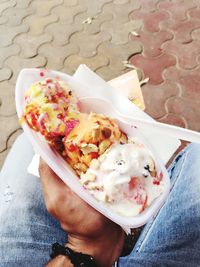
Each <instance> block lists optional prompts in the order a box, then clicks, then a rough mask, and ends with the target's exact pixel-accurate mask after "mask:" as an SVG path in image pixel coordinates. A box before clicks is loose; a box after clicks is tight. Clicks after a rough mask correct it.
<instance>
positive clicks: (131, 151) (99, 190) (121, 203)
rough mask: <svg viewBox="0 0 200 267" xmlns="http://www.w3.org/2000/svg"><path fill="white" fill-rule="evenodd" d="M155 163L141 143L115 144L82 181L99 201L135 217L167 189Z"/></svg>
mask: <svg viewBox="0 0 200 267" xmlns="http://www.w3.org/2000/svg"><path fill="white" fill-rule="evenodd" d="M157 175H158V174H157V173H156V171H155V163H154V161H153V158H152V155H151V153H150V151H149V150H148V149H146V148H145V147H144V146H143V145H141V144H134V143H128V144H123V145H122V144H119V143H115V144H113V145H112V146H111V147H110V149H108V150H107V151H106V152H105V153H104V154H103V155H102V156H100V157H99V159H98V160H97V159H95V160H94V161H93V162H91V165H90V167H89V168H88V170H87V172H86V173H85V174H82V175H81V183H82V184H83V185H84V186H85V187H86V188H87V189H88V190H89V191H90V193H91V194H92V195H93V196H94V197H95V198H96V199H97V200H99V201H102V202H104V203H105V204H106V205H108V206H109V207H110V208H111V209H113V210H114V211H116V212H117V213H120V214H122V215H125V216H135V215H137V214H139V213H140V212H141V211H142V210H144V209H145V208H146V207H148V206H149V205H150V204H151V203H152V201H153V200H154V199H155V198H157V197H158V196H159V195H160V194H161V193H162V192H163V183H162V181H161V179H160V178H159V179H158V177H157Z"/></svg>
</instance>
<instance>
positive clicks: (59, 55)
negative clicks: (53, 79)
mask: <svg viewBox="0 0 200 267" xmlns="http://www.w3.org/2000/svg"><path fill="white" fill-rule="evenodd" d="M78 52H79V48H78V46H77V45H76V44H75V45H74V44H68V45H65V46H62V47H58V46H53V45H51V44H44V45H42V46H41V47H40V48H39V54H40V55H43V56H44V57H46V58H47V65H46V67H47V68H48V69H55V70H60V69H62V68H63V64H64V61H65V59H66V58H67V57H68V56H70V55H76V54H78Z"/></svg>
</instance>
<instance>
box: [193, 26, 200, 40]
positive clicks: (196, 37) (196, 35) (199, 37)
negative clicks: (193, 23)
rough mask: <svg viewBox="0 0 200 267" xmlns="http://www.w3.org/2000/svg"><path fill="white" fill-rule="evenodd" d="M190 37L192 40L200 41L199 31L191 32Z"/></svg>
mask: <svg viewBox="0 0 200 267" xmlns="http://www.w3.org/2000/svg"><path fill="white" fill-rule="evenodd" d="M191 35H192V39H193V40H199V41H200V29H196V30H193V31H192V33H191Z"/></svg>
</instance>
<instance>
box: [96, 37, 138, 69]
mask: <svg viewBox="0 0 200 267" xmlns="http://www.w3.org/2000/svg"><path fill="white" fill-rule="evenodd" d="M97 51H98V53H101V54H103V55H105V56H106V57H108V58H109V66H110V68H111V69H113V70H117V72H118V71H120V70H121V71H122V70H124V69H125V67H124V64H123V61H125V60H127V59H128V57H129V56H130V55H134V54H138V53H140V52H141V51H142V46H141V45H140V44H139V42H134V41H133V42H128V43H127V44H123V45H115V44H112V43H110V42H108V41H107V42H104V43H102V44H101V45H99V47H98V48H97Z"/></svg>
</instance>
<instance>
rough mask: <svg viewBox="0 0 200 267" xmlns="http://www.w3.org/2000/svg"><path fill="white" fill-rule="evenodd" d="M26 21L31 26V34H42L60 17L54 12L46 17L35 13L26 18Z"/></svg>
mask: <svg viewBox="0 0 200 267" xmlns="http://www.w3.org/2000/svg"><path fill="white" fill-rule="evenodd" d="M24 21H25V23H27V24H28V25H29V27H30V30H29V34H30V35H40V34H42V33H43V32H44V29H45V27H46V26H47V25H49V24H51V23H53V22H56V21H58V17H57V16H56V15H54V14H51V15H48V16H45V17H39V16H38V15H37V14H34V15H31V16H29V17H27V18H25V20H24Z"/></svg>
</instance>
